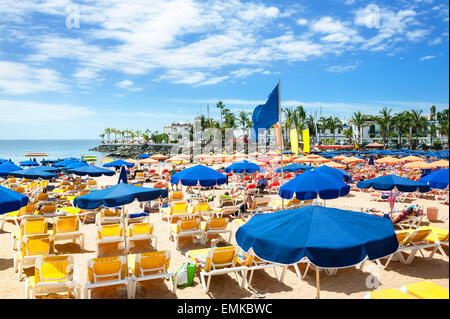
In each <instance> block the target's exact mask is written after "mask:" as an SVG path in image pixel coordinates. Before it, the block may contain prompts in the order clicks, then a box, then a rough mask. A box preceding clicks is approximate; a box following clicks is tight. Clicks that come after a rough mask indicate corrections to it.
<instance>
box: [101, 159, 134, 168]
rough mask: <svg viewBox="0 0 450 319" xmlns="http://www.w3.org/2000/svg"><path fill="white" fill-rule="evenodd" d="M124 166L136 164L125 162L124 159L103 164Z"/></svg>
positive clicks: (104, 165) (106, 165) (105, 165)
mask: <svg viewBox="0 0 450 319" xmlns="http://www.w3.org/2000/svg"><path fill="white" fill-rule="evenodd" d="M122 166H126V167H133V166H134V164H133V163H128V162H125V161H123V160H115V161H112V162H110V163H106V164H103V167H122Z"/></svg>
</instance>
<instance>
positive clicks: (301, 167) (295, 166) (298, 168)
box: [275, 163, 314, 173]
mask: <svg viewBox="0 0 450 319" xmlns="http://www.w3.org/2000/svg"><path fill="white" fill-rule="evenodd" d="M313 168H314V166H309V165H303V164H297V163H292V164H289V165H286V166H284V167H283V172H290V173H295V172H298V171H308V170H310V169H313ZM275 173H281V167H278V168H277V169H276V170H275Z"/></svg>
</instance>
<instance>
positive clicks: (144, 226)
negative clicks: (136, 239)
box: [129, 223, 153, 236]
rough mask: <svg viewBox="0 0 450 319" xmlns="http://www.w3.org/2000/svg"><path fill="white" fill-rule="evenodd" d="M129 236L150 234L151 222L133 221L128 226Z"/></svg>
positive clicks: (151, 232) (151, 229)
mask: <svg viewBox="0 0 450 319" xmlns="http://www.w3.org/2000/svg"><path fill="white" fill-rule="evenodd" d="M129 234H130V236H134V235H152V234H153V223H134V224H131V225H130V228H129Z"/></svg>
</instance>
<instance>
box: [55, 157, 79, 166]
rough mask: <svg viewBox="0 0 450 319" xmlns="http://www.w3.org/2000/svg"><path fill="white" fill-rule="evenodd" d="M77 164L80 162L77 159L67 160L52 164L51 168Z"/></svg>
mask: <svg viewBox="0 0 450 319" xmlns="http://www.w3.org/2000/svg"><path fill="white" fill-rule="evenodd" d="M79 162H81V161H80V160H78V159H74V158H68V159H64V160H61V161H58V162H56V163H53V165H52V166H53V167H66V166H68V165H71V164H74V163H79Z"/></svg>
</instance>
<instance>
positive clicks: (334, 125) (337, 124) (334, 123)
mask: <svg viewBox="0 0 450 319" xmlns="http://www.w3.org/2000/svg"><path fill="white" fill-rule="evenodd" d="M327 128H328V129H329V130H330V132H331V134H333V141H334V134H335V133H336V129H342V122H341V120H340V119H339V118H338V117H336V116H335V117H334V118H333V117H332V116H330V117H329V118H328V119H327Z"/></svg>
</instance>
